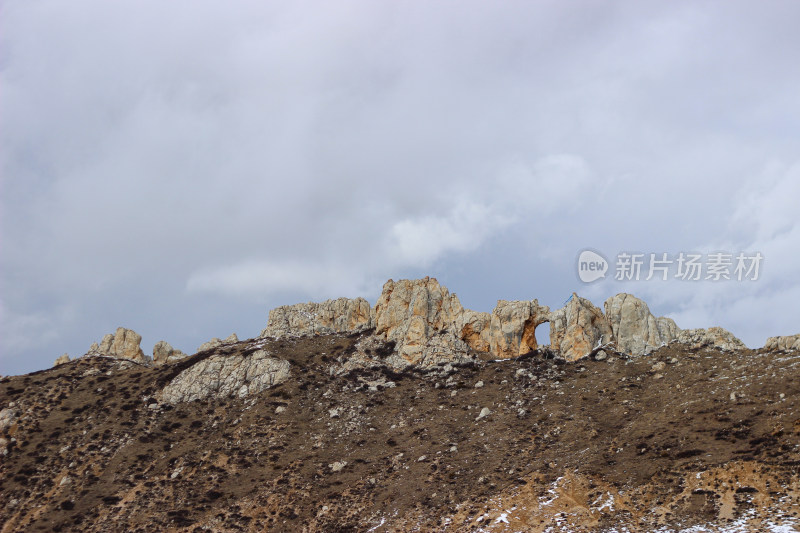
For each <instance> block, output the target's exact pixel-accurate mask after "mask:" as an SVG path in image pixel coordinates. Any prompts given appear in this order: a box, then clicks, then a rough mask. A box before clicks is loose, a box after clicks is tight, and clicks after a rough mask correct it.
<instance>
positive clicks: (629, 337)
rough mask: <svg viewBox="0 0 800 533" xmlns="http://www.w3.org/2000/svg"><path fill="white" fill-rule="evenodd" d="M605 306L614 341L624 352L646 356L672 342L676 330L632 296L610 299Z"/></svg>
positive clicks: (666, 320)
mask: <svg viewBox="0 0 800 533" xmlns="http://www.w3.org/2000/svg"><path fill="white" fill-rule="evenodd" d="M604 307H605V315H606V320H607V321H608V323H609V325H610V326H611V333H612V336H613V342H615V343H616V346H617V350H619V351H620V352H623V353H627V354H631V355H646V354H649V353H650V352H652V351H654V350H657V349H658V348H659V347H660V346H662V345H664V344H669V343H670V342H671V341H673V340H674V339H675V337H676V336H677V332H678V331H679V330H678V326H676V325H675V322H674V321H673V320H672V319H670V318H665V317H659V318H656V317H654V316H653V314H652V313H651V312H650V309H649V308H648V307H647V304H646V303H644V302H643V301H642V300H640V299H639V298H636V297H635V296H633V295H631V294H625V293H621V294H617V295H616V296H612V297H611V298H609V299H608V300H606V301H605V304H604Z"/></svg>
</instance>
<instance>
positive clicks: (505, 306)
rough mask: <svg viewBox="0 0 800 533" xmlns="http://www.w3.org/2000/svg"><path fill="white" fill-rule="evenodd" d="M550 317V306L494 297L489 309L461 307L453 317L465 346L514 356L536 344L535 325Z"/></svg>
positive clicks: (534, 301)
mask: <svg viewBox="0 0 800 533" xmlns="http://www.w3.org/2000/svg"><path fill="white" fill-rule="evenodd" d="M549 320H550V308H549V307H547V306H542V305H539V302H538V300H533V301H529V302H525V301H514V302H510V301H507V300H498V302H497V306H495V308H494V310H493V311H492V312H491V314H490V313H479V312H476V311H470V310H469V309H465V310H464V311H463V312H462V313H461V316H460V317H459V319H458V320H457V321H456V323H457V330H458V331H459V333H460V336H461V338H462V339H463V340H464V341H465V342H466V343H467V344H469V346H470V347H471V348H472V349H474V350H478V351H481V352H489V353H491V354H492V355H495V356H497V357H501V358H506V357H517V356H519V355H523V354H526V353H528V352H530V351H531V350H535V349H537V348H538V347H539V343H538V341H537V339H536V335H535V331H536V327H537V326H539V325H540V324H543V323H544V322H548V321H549Z"/></svg>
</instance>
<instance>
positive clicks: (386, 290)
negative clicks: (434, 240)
mask: <svg viewBox="0 0 800 533" xmlns="http://www.w3.org/2000/svg"><path fill="white" fill-rule="evenodd" d="M463 310H464V308H463V307H461V302H459V301H458V297H457V296H456V295H455V294H450V291H448V290H447V288H445V287H442V286H441V285H439V282H438V281H437V280H436V278H427V277H426V278H423V279H419V280H407V279H403V280H399V281H397V282H395V281H393V280H389V281H387V282H386V283H385V284H384V285H383V290H382V292H381V296H380V298H378V302H377V303H376V304H375V335H378V336H380V337H382V338H384V339H386V340H387V341H389V342H394V343H395V348H396V351H397V353H398V354H399V356H400V357H402V358H403V359H404V360H405V361H406V362H408V364H412V365H416V364H419V363H422V362H423V361H425V360H429V359H431V358H432V357H435V354H436V353H441V350H442V345H443V344H449V345H450V346H449V347H448V349H450V350H452V351H453V352H456V353H465V352H467V351H469V346H468V345H467V343H465V342H464V341H463V340H462V339H461V338H460V336H459V335H457V334H456V332H455V331H454V330H455V324H456V321H457V319H458V317H459V316H460V314H461V313H462V312H463ZM440 334H447V335H446V336H447V338H446V339H435V340H432V339H433V338H434V336H436V335H440ZM442 341H446V343H445V342H442Z"/></svg>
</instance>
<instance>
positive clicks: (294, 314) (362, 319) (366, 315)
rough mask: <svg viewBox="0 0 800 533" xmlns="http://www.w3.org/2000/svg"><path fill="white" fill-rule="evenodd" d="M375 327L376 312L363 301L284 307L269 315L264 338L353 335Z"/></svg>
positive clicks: (358, 299) (347, 299) (277, 308)
mask: <svg viewBox="0 0 800 533" xmlns="http://www.w3.org/2000/svg"><path fill="white" fill-rule="evenodd" d="M372 327H374V315H373V310H372V308H371V307H370V305H369V302H368V301H366V300H365V299H364V298H355V299H352V300H351V299H349V298H337V299H336V300H327V301H324V302H322V303H312V302H309V303H305V304H296V305H282V306H280V307H276V308H275V309H273V310H272V311H270V312H269V319H268V321H267V327H266V328H265V329H264V331H262V332H261V336H262V337H276V338H279V337H286V336H293V335H295V336H296V335H326V334H329V333H350V332H358V331H363V330H365V329H369V328H372Z"/></svg>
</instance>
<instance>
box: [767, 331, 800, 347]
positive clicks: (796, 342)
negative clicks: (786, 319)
mask: <svg viewBox="0 0 800 533" xmlns="http://www.w3.org/2000/svg"><path fill="white" fill-rule="evenodd" d="M764 349H766V350H783V351H784V352H788V351H793V350H800V333H798V334H797V335H787V336H783V337H770V338H768V339H767V343H766V344H765V345H764Z"/></svg>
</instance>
